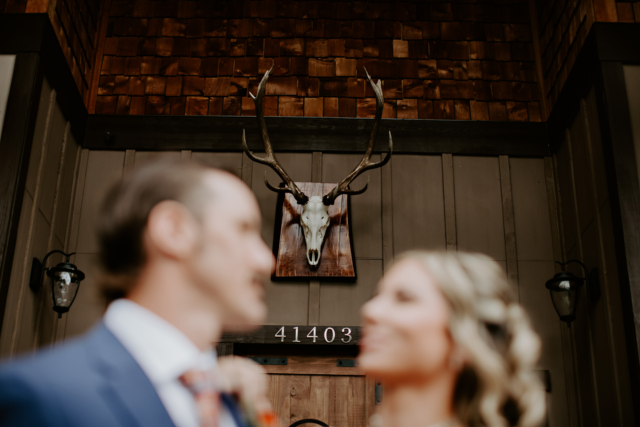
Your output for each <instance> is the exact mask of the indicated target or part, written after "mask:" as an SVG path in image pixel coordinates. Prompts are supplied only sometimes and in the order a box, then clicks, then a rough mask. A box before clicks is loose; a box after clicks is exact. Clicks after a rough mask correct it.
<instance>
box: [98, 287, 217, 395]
mask: <svg viewBox="0 0 640 427" xmlns="http://www.w3.org/2000/svg"><path fill="white" fill-rule="evenodd" d="M103 320H104V324H105V326H106V327H107V329H109V330H110V331H111V333H112V334H113V335H114V336H115V337H116V338H117V339H118V341H120V343H121V344H122V345H123V346H124V348H125V349H126V350H127V351H128V352H129V353H130V354H131V356H132V357H133V358H134V359H135V361H136V362H138V365H140V367H141V368H142V370H143V371H144V373H145V374H146V375H147V377H149V380H150V381H151V383H152V384H154V385H159V384H161V383H164V382H167V381H174V380H176V379H177V378H178V377H180V375H182V374H183V373H184V372H186V371H187V370H189V369H203V370H207V369H216V354H215V351H214V350H213V349H209V350H207V351H204V352H203V351H200V349H199V348H198V347H197V346H196V345H195V344H194V343H193V342H192V341H191V340H190V339H189V338H187V336H186V335H185V334H184V333H182V331H180V330H178V329H177V328H176V327H175V326H173V325H172V324H171V323H169V322H167V321H166V320H164V319H163V318H161V317H160V316H158V315H157V314H155V313H153V312H152V311H150V310H147V309H146V308H144V307H142V306H140V305H138V304H136V303H135V302H133V301H131V300H128V299H119V300H116V301H114V302H112V303H111V304H110V305H109V308H108V309H107V311H106V313H105V315H104V319H103Z"/></svg>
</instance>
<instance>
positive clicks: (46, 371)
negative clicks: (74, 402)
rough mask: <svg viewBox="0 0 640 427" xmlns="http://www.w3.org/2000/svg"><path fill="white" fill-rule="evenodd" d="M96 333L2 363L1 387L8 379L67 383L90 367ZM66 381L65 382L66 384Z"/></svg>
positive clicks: (0, 364) (0, 368)
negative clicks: (89, 343)
mask: <svg viewBox="0 0 640 427" xmlns="http://www.w3.org/2000/svg"><path fill="white" fill-rule="evenodd" d="M93 334H95V331H92V332H90V333H88V334H86V335H84V336H81V337H79V338H75V339H72V340H69V341H68V342H65V343H63V344H59V345H56V346H51V347H47V348H43V349H41V350H38V351H37V352H35V353H33V354H28V355H22V356H19V357H17V358H14V359H11V360H8V361H3V362H1V363H0V388H1V387H2V383H3V381H4V380H8V379H14V380H15V379H18V378H22V379H23V380H29V379H34V380H36V381H37V382H39V383H43V382H44V383H46V382H48V381H47V380H57V379H60V380H65V379H66V380H67V381H68V379H69V378H70V377H75V376H77V372H78V371H80V370H83V369H86V368H87V367H88V366H89V360H88V352H87V346H86V343H87V341H88V340H90V339H91V338H93V337H92V335H93ZM63 382H64V381H63Z"/></svg>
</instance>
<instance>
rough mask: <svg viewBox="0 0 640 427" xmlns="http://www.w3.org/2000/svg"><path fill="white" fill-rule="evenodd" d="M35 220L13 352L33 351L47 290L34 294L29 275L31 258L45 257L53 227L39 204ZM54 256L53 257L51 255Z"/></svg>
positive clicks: (52, 260) (35, 208) (35, 209)
mask: <svg viewBox="0 0 640 427" xmlns="http://www.w3.org/2000/svg"><path fill="white" fill-rule="evenodd" d="M34 211H35V213H34V221H33V225H32V227H33V229H32V233H33V234H32V239H31V242H30V243H31V253H30V254H29V255H30V256H28V257H27V260H26V261H27V264H29V269H28V270H27V273H26V274H25V275H24V276H23V277H22V281H23V282H24V281H26V284H27V286H23V292H22V298H24V301H20V303H21V304H20V307H19V309H18V313H17V322H16V325H15V330H14V333H15V338H14V342H13V343H12V344H13V345H12V353H14V354H15V353H25V352H28V351H32V350H33V348H34V340H35V338H36V335H37V332H38V320H37V316H38V308H39V307H40V303H41V299H40V298H41V296H42V293H44V292H47V291H46V289H44V286H43V289H41V290H40V292H39V293H38V294H34V293H33V292H31V290H30V289H29V286H28V284H29V275H30V262H29V261H30V260H31V258H33V257H35V258H38V259H39V260H40V261H42V259H43V258H44V256H45V255H46V253H47V252H48V243H49V233H50V232H51V228H50V226H49V224H48V223H47V220H46V219H45V217H44V215H43V214H42V212H39V211H38V208H37V206H34ZM51 258H53V257H51ZM49 262H51V263H53V262H55V259H51V261H49Z"/></svg>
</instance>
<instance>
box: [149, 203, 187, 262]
mask: <svg viewBox="0 0 640 427" xmlns="http://www.w3.org/2000/svg"><path fill="white" fill-rule="evenodd" d="M198 228H199V227H198V224H197V222H196V219H195V218H194V217H193V215H192V214H191V212H190V211H189V210H188V209H187V208H186V207H185V206H184V205H183V204H182V203H180V202H176V201H174V200H165V201H162V202H160V203H158V204H157V205H155V206H154V207H153V208H152V209H151V212H149V218H148V220H147V241H148V243H149V244H150V245H152V246H153V247H152V248H149V249H151V250H152V251H158V252H160V253H162V254H163V255H164V256H167V257H169V258H174V259H183V258H185V257H189V256H191V254H192V253H193V249H194V248H195V246H196V245H197V242H198Z"/></svg>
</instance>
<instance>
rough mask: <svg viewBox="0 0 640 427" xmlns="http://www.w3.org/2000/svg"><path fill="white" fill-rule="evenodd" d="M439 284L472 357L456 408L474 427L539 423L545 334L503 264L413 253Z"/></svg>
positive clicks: (458, 338) (455, 334)
mask: <svg viewBox="0 0 640 427" xmlns="http://www.w3.org/2000/svg"><path fill="white" fill-rule="evenodd" d="M399 259H411V260H415V261H417V262H419V263H420V264H421V265H422V266H423V267H424V268H425V269H426V270H427V272H428V274H429V275H430V276H431V277H432V278H433V279H434V280H435V282H436V283H437V284H438V286H439V288H440V290H441V291H442V294H443V295H444V296H445V298H446V299H447V300H448V302H449V304H450V308H451V317H450V320H449V328H450V332H451V335H452V338H453V340H454V342H455V343H456V345H457V346H458V348H459V349H460V350H461V351H462V354H464V360H465V365H464V368H463V370H462V372H461V374H460V376H459V377H458V382H457V384H456V392H455V397H454V408H455V412H456V416H457V417H458V420H459V421H460V422H461V423H462V424H463V425H465V426H467V427H476V426H490V427H502V426H519V427H530V426H531V427H532V426H537V425H539V424H540V423H541V422H542V420H543V419H544V417H545V395H544V389H543V387H542V384H541V383H540V380H539V378H538V376H537V375H536V374H535V372H534V371H533V370H534V368H535V366H536V363H537V361H538V358H539V355H540V339H539V338H538V335H537V334H536V333H535V332H534V331H533V329H532V328H531V325H530V323H529V319H528V317H527V315H526V313H525V311H524V309H523V308H522V307H521V306H520V304H518V303H517V302H516V301H514V298H513V292H512V289H511V287H510V285H509V283H508V281H507V277H506V275H505V272H504V271H503V269H502V267H500V266H499V265H498V264H497V263H496V262H495V261H493V260H492V259H491V258H489V257H488V256H486V255H481V254H473V253H464V252H457V253H451V252H448V253H447V252H427V251H412V252H407V253H405V254H403V255H401V256H400V257H399Z"/></svg>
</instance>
